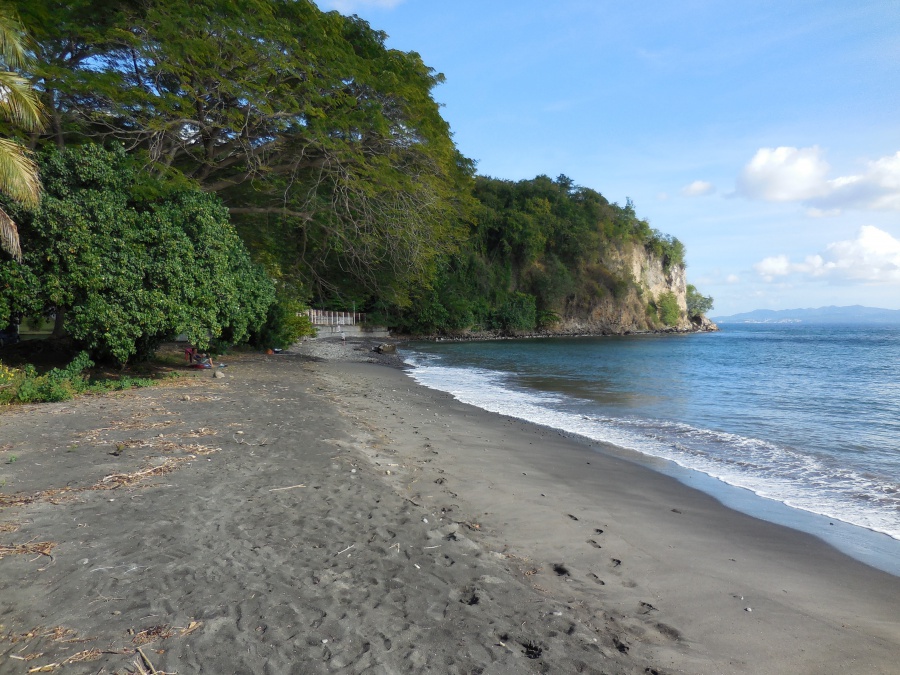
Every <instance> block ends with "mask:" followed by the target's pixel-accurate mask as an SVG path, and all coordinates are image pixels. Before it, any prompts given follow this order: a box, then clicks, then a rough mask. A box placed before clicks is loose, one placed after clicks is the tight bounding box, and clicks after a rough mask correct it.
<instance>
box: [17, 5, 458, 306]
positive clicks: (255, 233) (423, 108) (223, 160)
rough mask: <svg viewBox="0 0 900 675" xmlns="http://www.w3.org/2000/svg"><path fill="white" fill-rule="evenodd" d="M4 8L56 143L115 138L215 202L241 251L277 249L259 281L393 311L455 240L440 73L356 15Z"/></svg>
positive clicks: (266, 8) (207, 8) (291, 8)
mask: <svg viewBox="0 0 900 675" xmlns="http://www.w3.org/2000/svg"><path fill="white" fill-rule="evenodd" d="M19 9H20V11H21V13H22V18H23V21H24V22H25V23H26V25H27V26H28V27H29V28H30V29H31V30H32V31H33V33H34V36H35V38H36V40H37V42H38V45H39V54H38V57H39V58H38V63H39V66H38V67H37V70H36V73H35V74H36V77H37V81H38V86H39V87H40V88H41V89H42V90H43V92H44V94H45V97H46V103H47V105H48V107H49V108H50V110H51V119H52V123H53V135H54V138H55V140H56V142H57V143H58V144H59V145H65V144H66V143H68V142H71V141H73V140H76V141H77V140H78V139H80V138H83V137H84V136H87V137H88V138H92V139H95V140H107V139H116V140H118V141H121V142H123V143H124V144H125V146H126V147H127V148H128V149H130V150H141V151H143V152H144V153H146V156H147V157H148V158H149V161H150V163H151V166H152V170H154V171H155V172H157V173H158V174H163V173H165V172H167V171H172V170H178V171H180V172H182V173H183V174H184V175H186V176H187V177H189V178H191V179H194V180H196V181H198V182H199V183H200V184H201V186H202V187H203V189H205V190H207V191H210V192H216V193H218V194H219V195H220V197H221V198H222V199H223V201H224V202H225V204H226V205H227V206H228V208H229V210H230V212H231V214H232V215H233V216H235V217H237V218H239V220H237V221H236V222H237V223H238V226H239V227H240V228H241V230H242V232H243V233H244V234H245V237H246V238H247V239H248V241H250V242H251V243H253V242H254V239H255V238H258V239H259V241H260V242H262V241H263V240H264V239H265V238H266V237H268V238H270V239H271V238H275V239H276V240H277V241H278V244H279V245H278V246H277V247H276V248H274V249H273V248H272V247H271V246H266V247H265V248H266V253H267V254H268V259H267V260H266V262H267V263H268V266H269V268H270V272H271V273H272V274H273V275H274V276H276V277H280V276H283V277H286V278H288V279H293V280H299V281H300V282H302V283H304V284H306V285H307V287H309V288H311V290H313V291H314V292H316V293H317V294H319V295H327V294H329V293H330V294H334V293H340V292H344V293H347V292H348V289H351V288H355V289H363V291H364V292H369V293H374V292H377V293H379V294H380V295H381V296H382V297H387V298H388V299H390V300H391V301H393V302H397V303H399V304H403V303H404V302H406V301H407V298H408V293H409V290H410V289H411V288H413V287H416V286H420V285H422V284H423V283H424V284H427V283H428V282H429V280H430V278H431V275H432V273H433V271H434V266H435V262H436V260H437V259H438V258H439V257H440V256H441V255H442V254H444V253H446V252H447V251H449V250H452V248H453V247H454V246H455V244H456V242H457V236H458V234H459V231H458V223H459V222H460V219H461V217H463V216H464V214H465V213H466V210H467V208H468V204H469V197H468V194H469V181H470V180H471V174H472V166H471V163H470V162H468V161H467V160H465V159H464V158H462V157H461V156H460V155H459V154H458V152H457V150H456V148H455V146H454V144H453V142H452V139H451V137H450V133H449V129H448V126H447V124H446V122H445V121H444V120H443V119H442V117H441V116H440V112H439V108H438V105H437V104H436V102H435V101H434V99H433V97H432V94H431V91H432V89H433V87H434V86H435V85H436V84H437V83H439V82H441V81H442V76H441V75H439V74H436V73H435V72H434V71H433V70H432V69H430V68H428V67H427V66H425V65H424V64H423V63H422V60H421V58H420V57H419V55H418V54H416V53H414V52H401V51H397V50H391V49H387V48H386V47H385V38H386V36H385V35H384V34H383V33H381V32H379V31H376V30H373V29H372V28H371V27H370V26H369V25H368V24H367V23H366V22H365V21H363V20H361V19H359V18H357V17H345V16H342V15H340V14H338V13H336V12H328V13H323V12H321V11H320V10H319V9H318V8H317V7H316V6H315V4H314V3H312V2H310V1H309V0H195V1H194V2H191V3H184V2H181V0H149V1H148V2H129V1H127V0H119V1H116V0H109V1H102V0H80V1H76V2H71V3H58V2H54V1H51V0H27V2H20V3H19ZM270 243H271V242H270ZM273 250H274V251H277V252H281V253H283V255H273V254H272V252H273ZM264 257H265V256H264Z"/></svg>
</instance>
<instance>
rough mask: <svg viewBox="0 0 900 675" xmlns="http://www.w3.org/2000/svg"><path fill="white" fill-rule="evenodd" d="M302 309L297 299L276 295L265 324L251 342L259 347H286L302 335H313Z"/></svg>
mask: <svg viewBox="0 0 900 675" xmlns="http://www.w3.org/2000/svg"><path fill="white" fill-rule="evenodd" d="M304 309H305V308H304V306H303V305H302V304H301V303H300V302H298V301H297V300H293V299H291V298H288V297H286V296H284V295H281V294H279V295H277V296H276V299H275V302H274V303H273V304H272V306H271V307H269V314H268V316H267V317H266V322H265V324H263V326H262V328H261V329H260V330H259V332H258V333H257V334H256V335H254V336H253V338H252V339H251V340H250V342H251V344H253V346H255V347H257V348H259V349H271V348H275V349H286V348H288V347H290V346H291V345H292V344H294V343H295V342H297V340H299V339H300V338H302V337H304V336H307V335H309V336H314V335H315V334H316V329H315V327H314V326H313V325H312V322H311V321H310V320H309V317H308V316H306V314H304V313H303V310H304Z"/></svg>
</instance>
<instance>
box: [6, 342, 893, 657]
mask: <svg viewBox="0 0 900 675" xmlns="http://www.w3.org/2000/svg"><path fill="white" fill-rule="evenodd" d="M370 348H371V344H370V343H366V342H361V343H348V344H340V342H331V343H327V342H323V341H313V342H310V343H306V344H305V345H303V346H301V347H299V348H298V349H296V350H294V352H293V353H286V354H279V355H272V356H257V355H246V356H240V357H237V358H233V359H226V362H227V363H228V368H226V369H224V372H225V374H226V377H224V378H222V379H215V378H213V377H211V375H210V373H209V372H198V373H196V374H194V375H192V376H190V377H186V378H183V379H182V380H179V381H177V382H175V383H173V384H168V385H164V386H159V387H154V388H151V389H142V390H135V391H130V392H124V393H119V394H114V395H108V396H91V397H85V398H82V399H78V400H75V401H70V402H67V403H59V404H45V405H40V406H23V407H17V408H10V409H6V410H3V411H2V412H0V485H2V487H0V556H2V558H0V673H29V672H59V673H126V672H153V671H154V670H155V671H156V672H159V673H163V672H165V673H180V674H182V675H185V674H187V673H217V674H219V673H363V672H365V673H404V672H410V673H418V672H433V673H486V674H487V673H703V674H705V673H710V674H712V673H809V674H813V673H816V674H818V673H886V674H887V673H897V672H898V669H900V664H898V654H900V613H898V609H897V608H898V607H900V578H898V577H895V576H892V575H889V574H886V573H884V572H880V571H878V570H875V569H873V568H870V567H867V566H865V565H863V564H862V563H859V562H857V561H855V560H853V559H851V558H849V557H847V556H845V555H843V554H841V553H839V552H838V551H836V550H835V549H833V548H831V547H830V546H828V545H826V544H825V543H823V542H821V541H820V540H818V539H816V538H814V537H812V536H809V535H806V534H802V533H798V532H796V531H793V530H790V529H787V528H783V527H780V526H777V525H773V524H770V523H766V522H763V521H760V520H757V519H754V518H752V517H750V516H746V515H743V514H740V513H737V512H735V511H732V510H730V509H728V508H725V507H724V506H722V505H721V504H719V503H718V502H717V501H716V500H715V499H713V498H712V497H709V496H707V495H705V494H702V493H700V492H697V491H695V490H692V489H690V488H688V487H685V486H684V485H682V484H680V483H678V482H677V481H675V480H674V479H672V478H669V477H666V476H664V475H662V474H658V473H655V472H653V471H651V470H649V469H647V468H644V467H642V466H639V465H636V464H633V463H631V462H628V461H626V460H624V459H621V458H619V457H616V456H615V455H614V454H612V453H610V454H607V453H604V452H603V451H602V450H603V448H600V447H598V446H596V445H595V444H594V445H589V444H586V443H581V442H578V441H577V440H573V439H571V438H568V437H565V436H563V435H561V434H559V433H556V432H554V431H551V430H548V429H546V428H541V427H537V426H534V425H530V424H527V423H524V422H521V421H518V420H514V419H509V418H504V417H501V416H498V415H493V414H489V413H486V412H483V411H481V410H478V409H476V408H472V407H470V406H466V405H463V404H461V403H459V402H457V401H454V400H453V399H452V398H451V397H450V396H448V395H446V394H443V393H440V392H436V391H432V390H429V389H425V388H423V387H420V386H418V385H416V384H415V383H414V382H413V381H412V380H411V379H410V378H409V377H408V376H407V375H406V374H405V373H404V372H402V371H401V370H399V369H397V368H394V367H390V364H391V359H390V358H389V357H383V356H378V355H374V354H373V353H372V352H371V351H370ZM386 366H388V367H386ZM138 664H139V665H138ZM38 668H43V669H44V670H36V669H38Z"/></svg>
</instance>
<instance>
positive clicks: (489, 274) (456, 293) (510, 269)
mask: <svg viewBox="0 0 900 675" xmlns="http://www.w3.org/2000/svg"><path fill="white" fill-rule="evenodd" d="M475 195H476V197H477V198H478V202H479V205H478V208H477V209H476V211H475V214H474V218H473V219H472V222H471V224H470V231H469V236H468V237H467V238H466V240H465V242H464V244H462V245H461V247H460V249H459V251H458V252H456V253H455V254H454V255H452V256H450V257H448V258H447V259H446V261H445V264H444V266H443V268H442V269H441V270H440V273H439V274H438V276H437V278H436V279H435V282H434V284H433V285H432V286H430V287H428V288H423V289H421V290H420V291H419V292H418V294H417V298H416V302H415V304H414V309H410V310H408V309H400V310H399V311H398V312H397V313H396V314H394V315H393V316H391V317H390V318H389V319H387V320H386V321H387V323H390V324H392V325H399V326H401V327H402V328H404V329H406V330H408V331H410V332H413V333H433V332H441V331H449V332H453V331H460V330H467V329H473V330H499V331H506V332H516V331H532V330H535V329H536V328H548V327H552V326H553V325H554V324H556V323H557V322H558V321H559V320H560V318H561V315H563V314H565V313H576V314H577V313H579V312H580V313H586V312H587V311H588V310H589V308H590V306H591V305H592V304H594V303H595V302H596V301H597V300H598V299H601V298H612V299H613V300H615V301H619V300H622V299H623V298H625V296H626V295H628V294H629V293H631V292H637V291H639V290H640V289H639V288H637V286H636V280H635V279H634V278H633V276H632V275H631V273H630V271H626V270H623V269H622V266H621V265H610V264H609V260H608V259H609V255H608V254H609V253H610V251H611V250H613V249H621V248H622V247H623V246H636V247H639V248H641V249H643V250H644V251H646V253H647V254H648V255H650V256H654V257H655V258H657V259H658V260H660V261H661V262H662V265H663V268H664V269H665V270H666V271H669V270H670V269H672V268H674V267H679V266H683V265H684V246H683V245H682V243H681V242H680V241H678V239H675V238H674V237H671V236H668V235H665V234H662V233H661V232H658V231H657V230H654V229H652V228H651V227H650V225H649V224H648V223H647V222H646V221H645V220H641V219H640V218H638V217H637V215H636V214H635V210H634V205H633V204H632V203H631V202H630V201H628V202H627V203H626V205H625V206H619V205H618V204H614V203H613V204H611V203H610V202H609V201H608V200H607V199H606V198H604V197H603V195H601V194H600V193H599V192H596V191H595V190H592V189H590V188H585V187H580V186H577V185H575V184H574V183H573V182H572V180H571V179H569V178H567V177H566V176H559V177H558V178H557V179H556V180H552V179H550V178H549V177H547V176H538V177H537V178H534V179H533V180H523V181H519V182H512V181H505V180H498V179H493V178H486V177H479V178H477V179H476V184H475ZM656 301H657V299H656V298H652V297H650V298H647V300H646V302H650V303H655V302H656ZM662 302H663V305H664V307H665V309H664V310H663V311H662V313H661V314H660V315H659V317H658V318H660V319H661V320H662V322H663V323H664V324H666V325H674V324H675V323H677V321H678V318H679V310H678V307H677V305H675V309H674V314H673V310H672V307H671V303H672V302H674V297H673V298H672V299H671V301H670V299H669V298H664V299H663V300H662ZM652 311H653V312H654V313H655V312H656V311H657V309H656V306H655V305H654V308H653V310H652Z"/></svg>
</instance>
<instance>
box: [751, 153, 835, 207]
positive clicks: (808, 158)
mask: <svg viewBox="0 0 900 675" xmlns="http://www.w3.org/2000/svg"><path fill="white" fill-rule="evenodd" d="M828 170H829V166H828V164H827V162H825V160H824V159H822V152H821V150H819V148H818V147H812V148H788V147H780V148H760V149H759V150H757V152H756V154H755V155H754V156H753V159H751V160H750V163H749V164H747V166H745V167H744V170H743V171H742V172H741V175H740V177H739V178H738V191H739V192H740V193H741V194H743V195H744V196H746V197H750V198H752V199H762V200H764V201H769V202H794V201H805V200H808V199H813V198H815V197H823V196H825V195H826V194H828V189H827V182H826V176H827V175H828Z"/></svg>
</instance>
